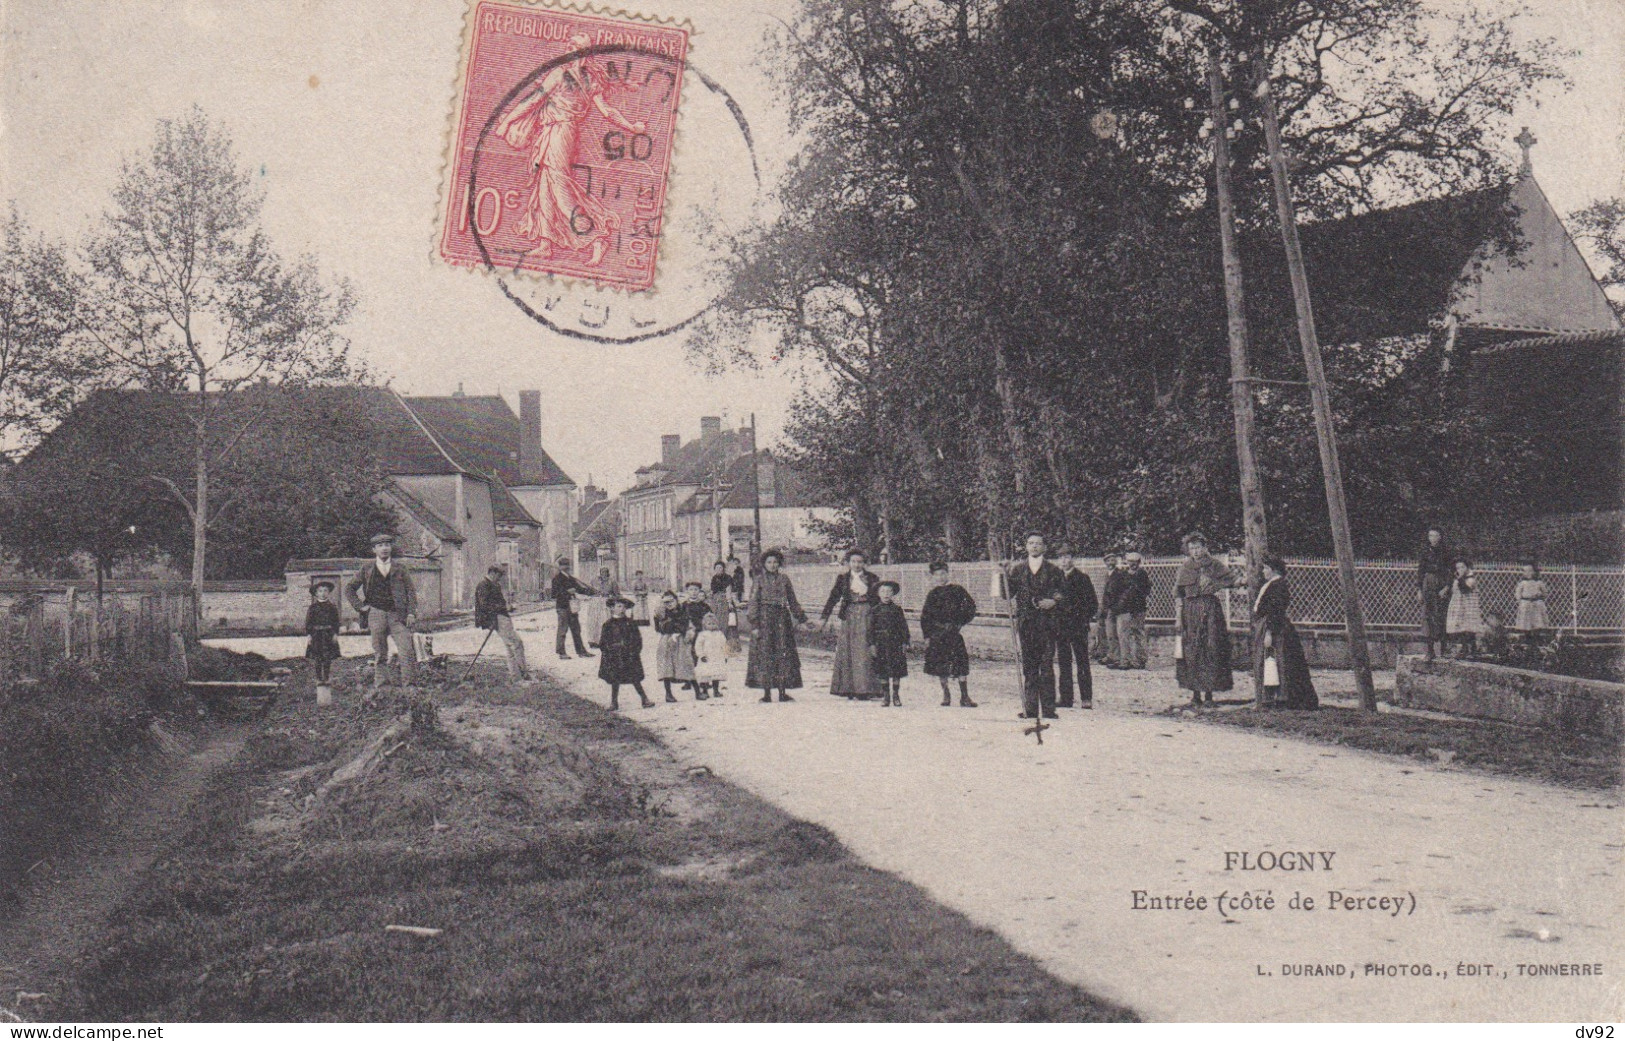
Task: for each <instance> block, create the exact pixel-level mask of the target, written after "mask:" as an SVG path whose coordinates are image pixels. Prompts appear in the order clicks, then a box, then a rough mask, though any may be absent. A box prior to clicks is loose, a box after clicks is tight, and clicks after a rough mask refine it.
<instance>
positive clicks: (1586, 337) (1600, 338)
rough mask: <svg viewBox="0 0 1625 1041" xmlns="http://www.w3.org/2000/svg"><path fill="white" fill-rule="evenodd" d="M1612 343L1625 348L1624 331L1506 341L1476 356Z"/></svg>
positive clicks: (1598, 331)
mask: <svg viewBox="0 0 1625 1041" xmlns="http://www.w3.org/2000/svg"><path fill="white" fill-rule="evenodd" d="M1609 341H1613V342H1614V343H1615V344H1618V345H1619V346H1622V347H1625V330H1620V329H1603V330H1593V331H1590V332H1580V333H1557V334H1546V335H1541V336H1529V337H1524V338H1522V339H1517V340H1508V341H1507V342H1505V343H1498V344H1495V345H1494V346H1490V347H1481V348H1479V350H1478V351H1477V353H1478V354H1499V353H1501V352H1502V351H1516V350H1527V349H1529V348H1561V347H1582V346H1585V345H1587V344H1593V343H1607V342H1609Z"/></svg>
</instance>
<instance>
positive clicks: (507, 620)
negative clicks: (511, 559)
mask: <svg viewBox="0 0 1625 1041" xmlns="http://www.w3.org/2000/svg"><path fill="white" fill-rule="evenodd" d="M507 573H508V569H507V568H505V567H503V566H502V565H501V564H492V565H491V566H490V567H488V568H486V569H485V578H484V579H482V580H481V581H480V584H479V585H477V586H475V587H474V624H475V626H477V627H478V628H481V629H488V630H490V631H491V632H494V633H496V634H497V635H498V636H500V637H502V645H503V646H504V647H506V648H508V676H509V678H511V679H512V680H514V681H515V682H522V681H524V680H528V679H530V672H529V670H527V669H526V668H525V645H524V644H523V643H520V642H519V634H518V633H517V632H515V631H514V628H513V616H512V611H511V610H510V609H509V607H508V597H507V594H505V593H503V591H502V577H503V576H504V575H506V574H507Z"/></svg>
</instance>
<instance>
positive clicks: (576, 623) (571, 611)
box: [549, 557, 598, 658]
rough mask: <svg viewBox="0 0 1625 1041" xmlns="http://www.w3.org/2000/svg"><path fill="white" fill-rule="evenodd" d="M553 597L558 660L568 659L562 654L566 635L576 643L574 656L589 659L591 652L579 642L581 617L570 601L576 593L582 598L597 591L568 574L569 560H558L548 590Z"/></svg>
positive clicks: (562, 558)
mask: <svg viewBox="0 0 1625 1041" xmlns="http://www.w3.org/2000/svg"><path fill="white" fill-rule="evenodd" d="M549 593H550V594H551V595H552V597H553V610H554V613H555V614H557V615H558V619H559V631H558V637H559V638H558V641H557V642H558V646H557V648H556V649H557V651H558V655H559V657H560V658H568V657H569V655H568V654H565V653H564V636H565V634H566V633H568V634H569V635H571V636H573V637H574V638H575V642H576V654H577V655H578V656H579V657H582V658H591V657H592V652H591V651H589V650H587V647H586V645H585V644H583V643H582V642H581V616H580V615H578V614H576V611H575V607H574V606H573V603H572V601H573V600H574V599H575V596H576V594H577V593H580V594H581V595H582V596H597V595H598V590H596V589H594V588H593V587H592V586H589V585H587V583H585V582H583V581H581V580H580V579H579V578H576V577H575V576H574V575H572V574H570V558H569V557H560V558H559V570H558V573H557V574H555V575H554V576H553V585H552V587H551V588H550V589H549Z"/></svg>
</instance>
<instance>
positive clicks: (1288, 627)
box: [1253, 555, 1320, 709]
mask: <svg viewBox="0 0 1625 1041" xmlns="http://www.w3.org/2000/svg"><path fill="white" fill-rule="evenodd" d="M1291 603H1292V590H1291V588H1290V587H1289V586H1288V585H1287V581H1286V561H1284V560H1282V559H1281V558H1280V557H1277V556H1273V555H1272V556H1268V557H1265V558H1264V584H1263V586H1261V587H1260V588H1259V590H1258V599H1256V600H1254V601H1253V683H1254V685H1255V687H1256V689H1257V690H1258V692H1259V695H1258V707H1259V708H1297V709H1315V708H1319V707H1320V698H1319V697H1318V696H1317V695H1316V694H1315V684H1314V681H1313V680H1312V679H1311V678H1310V676H1309V659H1308V658H1307V657H1305V655H1304V653H1303V640H1302V639H1300V638H1299V636H1298V629H1297V626H1295V625H1293V624H1292V619H1290V618H1288V617H1287V608H1288V607H1289V606H1291ZM1266 659H1273V660H1274V662H1275V668H1274V670H1273V671H1274V673H1275V675H1274V676H1273V677H1269V676H1268V672H1269V670H1267V669H1266V666H1265V664H1264V662H1265V660H1266ZM1266 678H1273V679H1275V680H1276V682H1275V683H1273V684H1270V685H1268V686H1266V685H1265V680H1266Z"/></svg>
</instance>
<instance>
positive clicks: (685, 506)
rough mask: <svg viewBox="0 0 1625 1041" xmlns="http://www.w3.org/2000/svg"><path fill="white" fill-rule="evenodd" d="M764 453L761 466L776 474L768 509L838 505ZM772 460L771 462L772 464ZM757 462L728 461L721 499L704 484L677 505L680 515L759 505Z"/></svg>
mask: <svg viewBox="0 0 1625 1041" xmlns="http://www.w3.org/2000/svg"><path fill="white" fill-rule="evenodd" d="M761 456H762V469H763V470H771V471H772V475H773V505H772V507H769V508H774V509H776V508H779V507H786V508H799V509H806V508H810V507H817V506H835V505H838V504H837V503H835V502H832V501H827V500H826V499H825V498H823V497H821V496H819V495H818V494H817V492H815V491H814V490H813V489H812V488H810V487H809V486H808V484H807V482H806V481H804V480H802V478H801V475H800V474H798V473H797V472H796V471H795V469H794V468H793V467H791V466H790V465H789V464H787V463H785V462H784V461H783V460H782V459H779V458H777V457H775V456H774V455H773V453H772V452H770V451H767V450H764V451H763V452H762V453H761ZM770 460H771V463H772V465H771V466H770V465H769V461H770ZM756 472H757V470H756V465H755V461H754V457H753V456H749V455H742V456H740V457H739V458H738V459H735V460H734V461H733V462H732V463H730V464H728V467H727V469H725V470H723V471H722V482H721V483H722V488H723V490H722V492H721V499H720V501H719V500H718V493H717V492H716V491H714V490H712V489H710V488H707V487H702V488H701V489H700V490H699V491H697V492H695V493H694V494H693V495H691V496H689V497H688V498H687V499H686V500H684V501H683V503H682V504H681V505H679V506H678V507H677V511H676V512H677V513H678V514H679V515H687V514H692V513H705V512H707V511H709V510H714V509H717V508H719V507H720V508H721V509H725V510H749V509H754V508H755V506H756Z"/></svg>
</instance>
